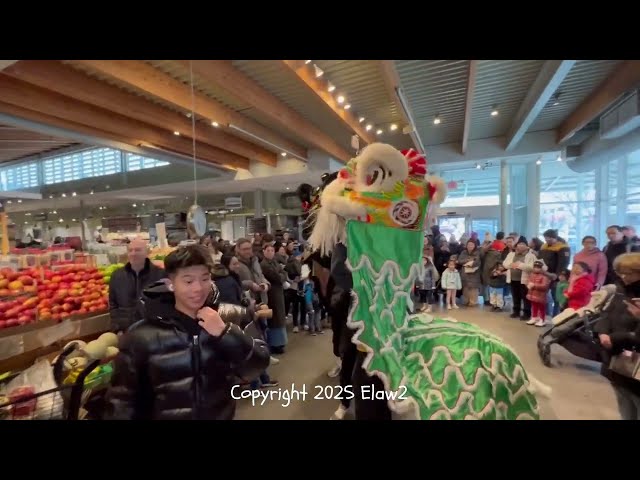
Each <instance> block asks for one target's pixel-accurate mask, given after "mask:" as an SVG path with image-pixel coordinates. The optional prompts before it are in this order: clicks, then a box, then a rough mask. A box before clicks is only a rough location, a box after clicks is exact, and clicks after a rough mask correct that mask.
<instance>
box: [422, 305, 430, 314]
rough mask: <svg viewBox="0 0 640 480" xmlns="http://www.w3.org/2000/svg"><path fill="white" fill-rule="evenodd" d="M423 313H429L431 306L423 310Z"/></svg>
mask: <svg viewBox="0 0 640 480" xmlns="http://www.w3.org/2000/svg"><path fill="white" fill-rule="evenodd" d="M424 313H431V305H428V306H427V308H425V309H424Z"/></svg>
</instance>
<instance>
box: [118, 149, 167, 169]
mask: <svg viewBox="0 0 640 480" xmlns="http://www.w3.org/2000/svg"><path fill="white" fill-rule="evenodd" d="M126 156H127V158H126V164H127V166H126V168H127V171H128V172H134V171H136V170H144V169H146V168H156V167H163V166H165V165H169V162H165V161H162V160H157V159H155V158H149V157H143V156H141V155H134V154H133V153H127V154H126Z"/></svg>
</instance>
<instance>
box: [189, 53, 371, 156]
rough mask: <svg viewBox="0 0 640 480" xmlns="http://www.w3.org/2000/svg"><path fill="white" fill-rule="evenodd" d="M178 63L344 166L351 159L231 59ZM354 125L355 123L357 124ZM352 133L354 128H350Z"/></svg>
mask: <svg viewBox="0 0 640 480" xmlns="http://www.w3.org/2000/svg"><path fill="white" fill-rule="evenodd" d="M178 63H180V64H181V65H182V66H183V67H184V68H185V69H187V70H189V63H191V64H192V65H193V73H194V74H195V75H198V76H199V77H200V78H202V79H203V80H206V81H207V82H212V83H214V84H215V85H217V86H219V87H220V88H222V89H223V90H225V91H227V92H228V93H230V94H231V95H233V96H234V97H236V98H237V99H241V100H242V101H244V102H246V103H248V104H249V105H251V106H252V107H254V108H255V109H256V110H258V111H259V112H260V113H262V114H263V115H265V116H267V117H268V118H269V119H270V120H272V121H274V122H276V123H278V124H279V125H280V126H281V127H284V128H286V129H289V130H291V131H292V133H295V134H296V135H297V136H298V137H300V138H302V139H304V140H305V141H306V142H308V143H309V144H310V145H313V146H314V147H316V148H317V149H319V150H322V151H324V152H326V153H328V154H329V155H332V156H334V157H335V158H336V159H338V160H341V161H343V162H345V163H346V162H348V161H349V159H350V158H351V157H352V155H351V154H350V153H349V152H348V151H346V150H345V149H344V148H342V147H341V146H340V145H338V144H337V143H336V142H335V141H334V140H333V138H331V136H329V135H327V134H326V133H324V132H323V131H322V130H320V129H319V128H318V127H316V126H315V125H314V124H313V123H311V122H310V121H309V120H307V119H306V118H304V117H303V116H302V115H300V114H299V113H298V112H296V111H295V110H293V109H292V108H291V107H289V106H288V105H287V104H285V103H284V102H283V101H282V100H280V99H279V98H277V97H276V96H275V95H273V94H272V93H271V92H269V91H268V90H266V89H265V88H263V87H262V86H261V85H260V84H258V82H256V81H255V80H253V79H252V78H250V77H248V76H247V75H245V74H244V73H242V72H241V71H240V70H238V69H237V68H235V67H234V66H233V64H232V63H231V61H230V60H192V61H189V60H179V61H178ZM341 110H342V113H343V114H344V115H342V117H341V118H342V120H343V121H345V118H347V117H348V116H349V114H348V112H347V111H346V110H344V109H341ZM355 123H356V124H357V121H356V122H355ZM347 125H348V123H347ZM348 126H349V125H348ZM351 130H353V129H352V128H351ZM368 137H369V136H367V138H368Z"/></svg>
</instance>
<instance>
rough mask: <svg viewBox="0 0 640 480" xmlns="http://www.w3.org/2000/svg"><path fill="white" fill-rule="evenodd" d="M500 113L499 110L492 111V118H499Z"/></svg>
mask: <svg viewBox="0 0 640 480" xmlns="http://www.w3.org/2000/svg"><path fill="white" fill-rule="evenodd" d="M498 113H499V112H498V110H491V116H492V117H496V116H498Z"/></svg>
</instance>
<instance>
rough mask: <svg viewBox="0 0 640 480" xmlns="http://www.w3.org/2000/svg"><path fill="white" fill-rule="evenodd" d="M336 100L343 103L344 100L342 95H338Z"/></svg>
mask: <svg viewBox="0 0 640 480" xmlns="http://www.w3.org/2000/svg"><path fill="white" fill-rule="evenodd" d="M336 101H337V102H338V103H344V101H345V98H344V95H338V98H337V99H336Z"/></svg>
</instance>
